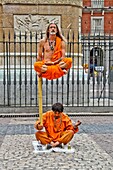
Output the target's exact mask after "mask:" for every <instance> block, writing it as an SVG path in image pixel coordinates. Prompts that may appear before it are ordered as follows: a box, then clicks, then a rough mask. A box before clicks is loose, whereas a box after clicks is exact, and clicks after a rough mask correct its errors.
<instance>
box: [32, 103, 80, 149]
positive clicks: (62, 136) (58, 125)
mask: <svg viewBox="0 0 113 170" xmlns="http://www.w3.org/2000/svg"><path fill="white" fill-rule="evenodd" d="M63 109H64V108H63V105H62V104H61V103H55V104H53V105H52V110H50V111H47V112H46V113H44V114H43V125H41V124H40V120H37V121H36V123H35V128H36V129H37V130H38V131H37V132H36V134H35V136H36V139H37V140H38V141H40V142H41V144H43V145H46V146H47V149H50V148H52V147H63V145H66V144H67V143H68V142H70V141H71V139H72V138H73V136H74V134H75V133H77V132H78V130H79V129H78V126H79V125H80V124H81V122H80V121H79V120H78V121H77V122H76V123H74V124H73V123H72V121H71V119H70V118H69V116H68V115H66V114H65V113H64V112H63ZM43 127H44V128H45V131H44V130H42V129H43Z"/></svg>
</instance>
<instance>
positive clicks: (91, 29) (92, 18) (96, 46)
mask: <svg viewBox="0 0 113 170" xmlns="http://www.w3.org/2000/svg"><path fill="white" fill-rule="evenodd" d="M81 30H82V31H81V32H82V34H83V35H84V37H85V38H83V39H84V42H86V44H87V45H86V47H85V50H84V59H83V60H84V62H85V63H86V64H88V65H90V71H91V70H93V71H94V69H95V68H94V67H95V66H102V67H101V68H102V69H106V70H109V67H110V65H112V63H111V62H110V60H112V58H110V55H109V54H110V48H111V46H112V42H113V40H112V39H113V38H112V37H113V0H83V11H82V29H81ZM108 58H110V60H108ZM103 67H104V68H103ZM91 72H92V71H91Z"/></svg>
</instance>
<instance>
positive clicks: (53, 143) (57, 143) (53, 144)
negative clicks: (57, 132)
mask: <svg viewBox="0 0 113 170" xmlns="http://www.w3.org/2000/svg"><path fill="white" fill-rule="evenodd" d="M50 144H51V146H52V147H56V146H57V145H59V144H60V143H59V142H51V143H50Z"/></svg>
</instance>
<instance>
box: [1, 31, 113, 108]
mask: <svg viewBox="0 0 113 170" xmlns="http://www.w3.org/2000/svg"><path fill="white" fill-rule="evenodd" d="M65 37H66V38H67V42H66V57H72V60H73V63H72V68H71V69H70V71H69V72H68V74H67V75H65V76H63V77H61V78H59V79H56V80H51V81H50V80H47V79H44V78H43V81H42V83H43V84H42V93H43V106H51V105H52V104H53V103H55V102H61V103H63V104H64V105H65V106H74V107H75V106H76V107H80V106H82V107H94V106H97V107H103V106H105V107H110V106H113V42H112V36H110V35H106V36H105V35H104V36H98V37H96V36H90V35H89V36H81V37H80V36H78V38H76V37H75V33H74V32H72V31H71V33H70V32H68V33H65ZM40 38H41V35H37V33H29V34H28V33H20V34H14V35H12V34H10V33H8V35H6V34H3V38H2V40H1V41H0V89H1V90H0V106H3V107H5V106H8V107H23V106H24V107H29V106H30V107H34V106H38V88H37V86H38V85H37V83H38V81H37V79H38V78H37V75H36V72H35V71H34V66H33V64H34V62H35V61H36V57H37V49H38V41H39V39H40Z"/></svg>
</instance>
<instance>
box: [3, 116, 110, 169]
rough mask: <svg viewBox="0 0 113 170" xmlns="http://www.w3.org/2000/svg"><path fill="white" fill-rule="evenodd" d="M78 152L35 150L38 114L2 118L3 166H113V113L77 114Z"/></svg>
mask: <svg viewBox="0 0 113 170" xmlns="http://www.w3.org/2000/svg"><path fill="white" fill-rule="evenodd" d="M78 119H79V120H81V121H82V124H81V126H80V130H79V133H77V134H75V136H74V138H73V139H72V141H71V145H72V146H73V147H74V148H75V153H72V154H70V153H68V154H66V153H53V152H52V153H41V154H36V153H33V146H32V141H34V140H35V136H34V133H35V129H34V123H35V120H36V118H35V117H29V118H27V117H25V118H24V117H22V118H21V117H17V118H14V117H13V118H6V117H5V118H2V117H1V118H0V169H1V170H44V169H47V170H113V116H112V114H111V116H79V115H78V116H76V117H74V116H73V117H72V120H74V121H77V120H78Z"/></svg>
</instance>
